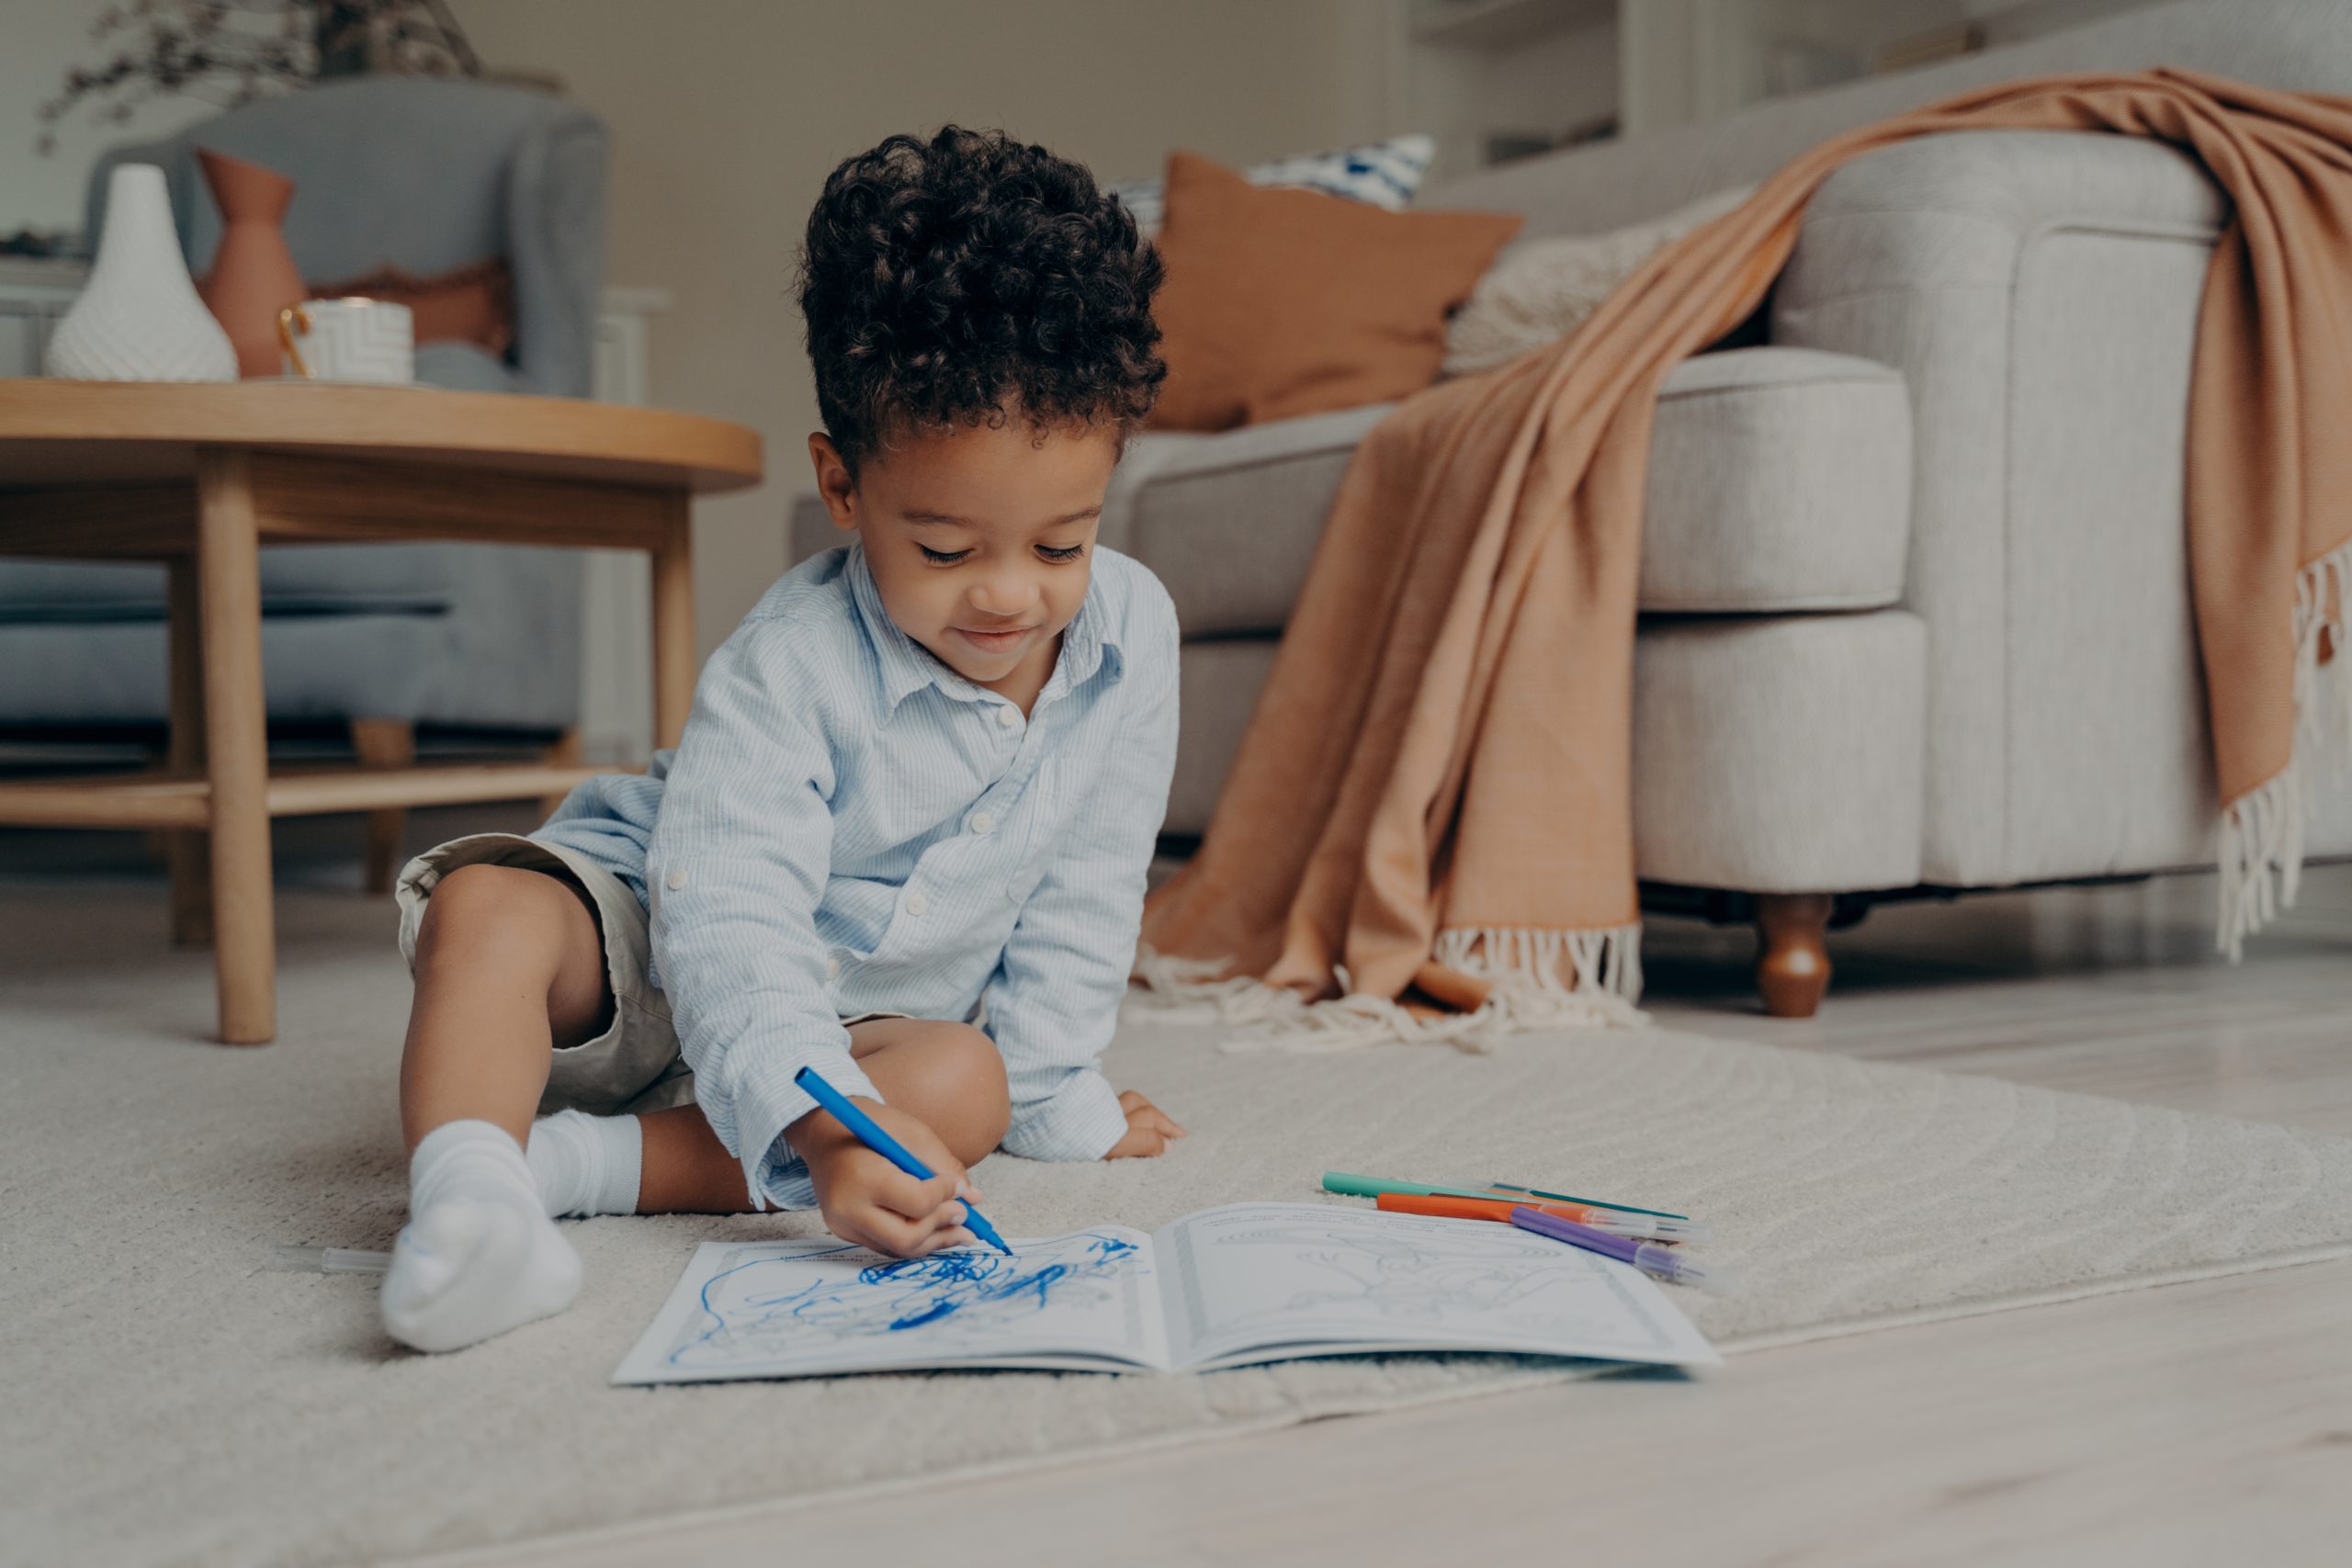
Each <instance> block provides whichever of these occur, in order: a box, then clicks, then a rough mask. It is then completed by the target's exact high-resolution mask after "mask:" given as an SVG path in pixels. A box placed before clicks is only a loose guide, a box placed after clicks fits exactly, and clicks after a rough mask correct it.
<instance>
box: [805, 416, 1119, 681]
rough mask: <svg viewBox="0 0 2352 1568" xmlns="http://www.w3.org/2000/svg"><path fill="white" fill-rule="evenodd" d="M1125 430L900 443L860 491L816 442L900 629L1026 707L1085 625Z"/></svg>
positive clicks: (1010, 429) (819, 438) (1012, 424)
mask: <svg viewBox="0 0 2352 1568" xmlns="http://www.w3.org/2000/svg"><path fill="white" fill-rule="evenodd" d="M1118 448H1119V440H1118V434H1117V433H1116V431H1115V430H1114V429H1109V428H1103V427H1097V428H1095V429H1092V430H1086V429H1083V428H1082V427H1081V428H1073V429H1070V430H1068V431H1056V432H1054V433H1052V434H1048V435H1046V436H1045V437H1044V438H1043V439H1042V440H1040V439H1039V438H1038V437H1037V436H1036V435H1035V433H1034V432H1032V430H1031V429H1030V427H1029V423H1028V422H1027V421H1026V420H1025V419H1023V418H1021V417H1019V416H1018V415H1017V414H1016V415H1015V416H1014V417H1011V418H1008V419H1007V420H1006V421H1005V423H1004V424H1003V426H1002V427H1001V428H999V429H991V428H989V427H988V426H986V425H979V426H968V427H967V426H959V427H958V428H956V429H955V430H954V431H952V432H948V433H944V434H940V433H929V434H922V435H920V436H904V437H901V438H900V440H899V444H898V445H897V446H895V447H894V448H893V449H892V450H891V451H889V452H888V453H886V454H880V455H877V456H876V457H872V458H870V459H868V461H867V462H866V465H865V472H864V473H863V474H861V475H860V476H859V479H858V483H857V486H856V488H855V489H854V490H853V489H852V488H851V487H850V482H849V470H848V469H847V468H844V467H843V466H842V461H841V455H840V453H839V452H838V451H837V450H836V449H835V448H834V446H833V444H832V441H831V438H830V437H829V436H827V435H825V434H823V433H822V432H821V431H820V432H817V433H814V434H810V436H809V457H811V458H812V459H813V460H814V461H815V463H816V467H817V486H818V489H819V490H820V491H821V492H822V493H823V495H824V498H825V505H826V508H827V510H829V511H830V512H831V513H832V517H833V521H834V523H835V524H836V525H839V526H841V527H843V528H854V529H856V530H857V532H858V535H859V536H860V537H861V538H862V539H863V540H864V541H865V556H866V561H867V564H868V565H869V567H870V568H871V569H872V570H873V572H874V584H875V586H876V588H877V589H879V590H880V591H881V593H882V604H883V607H884V608H885V609H887V610H888V611H889V613H890V619H891V620H893V621H895V622H896V623H898V626H899V630H900V631H902V632H905V633H906V634H907V635H908V636H909V637H912V638H914V639H915V641H917V642H919V643H921V644H922V646H923V647H925V648H927V649H930V650H931V651H932V652H933V654H934V655H936V656H937V657H938V659H939V660H940V661H941V662H942V663H944V664H945V665H946V666H947V667H948V668H949V669H951V670H954V671H956V673H957V674H959V675H961V676H963V677H964V678H965V679H966V680H967V681H969V682H972V683H973V684H974V685H976V686H985V687H988V688H989V690H991V691H996V692H1001V693H1003V694H1005V695H1008V696H1010V697H1012V698H1013V699H1014V700H1015V701H1016V702H1020V703H1022V704H1023V705H1024V706H1025V705H1027V703H1028V702H1029V701H1030V700H1032V699H1034V698H1035V695H1036V694H1037V693H1038V692H1039V691H1040V690H1042V689H1043V688H1044V686H1045V683H1046V678H1047V677H1048V676H1050V675H1051V674H1052V673H1053V670H1054V658H1055V654H1056V650H1057V649H1058V647H1059V645H1060V637H1061V634H1062V629H1063V628H1064V627H1066V626H1069V623H1070V621H1071V620H1072V619H1073V618H1074V617H1076V615H1078V609H1079V606H1080V604H1083V603H1084V602H1085V599H1086V584H1087V580H1088V577H1089V575H1090V573H1091V566H1092V557H1093V554H1094V530H1095V525H1096V524H1097V522H1098V521H1100V519H1101V516H1102V512H1103V491H1105V490H1107V489H1108V488H1109V486H1110V483H1111V471H1112V469H1113V468H1114V467H1115V466H1116V464H1117V461H1118Z"/></svg>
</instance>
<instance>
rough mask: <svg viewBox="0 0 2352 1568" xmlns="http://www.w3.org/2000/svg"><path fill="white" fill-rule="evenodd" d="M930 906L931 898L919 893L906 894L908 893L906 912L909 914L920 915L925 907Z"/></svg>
mask: <svg viewBox="0 0 2352 1568" xmlns="http://www.w3.org/2000/svg"><path fill="white" fill-rule="evenodd" d="M928 908H931V900H930V899H928V898H926V897H923V896H922V894H920V893H910V894H908V895H907V913H908V914H910V915H920V914H922V912H923V911H924V910H925V909H928Z"/></svg>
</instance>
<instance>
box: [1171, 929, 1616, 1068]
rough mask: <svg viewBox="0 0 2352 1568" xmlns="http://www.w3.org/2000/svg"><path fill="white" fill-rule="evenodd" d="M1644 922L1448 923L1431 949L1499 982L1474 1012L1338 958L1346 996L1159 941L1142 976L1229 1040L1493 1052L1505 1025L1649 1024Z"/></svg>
mask: <svg viewBox="0 0 2352 1568" xmlns="http://www.w3.org/2000/svg"><path fill="white" fill-rule="evenodd" d="M1641 937H1642V928H1641V924H1640V922H1638V921H1636V922H1634V923H1633V924H1631V925H1623V926H1615V927H1611V928H1608V929H1605V930H1601V931H1533V930H1525V929H1515V928H1506V927H1477V928H1467V929H1462V930H1454V931H1440V932H1439V933H1438V936H1437V942H1436V944H1435V947H1434V950H1433V952H1432V953H1431V956H1432V957H1434V958H1435V959H1436V960H1437V962H1439V963H1441V964H1445V965H1447V966H1448V967H1449V968H1453V969H1458V970H1460V971H1462V972H1463V973H1464V974H1465V975H1475V976H1479V977H1480V978H1482V979H1487V980H1491V981H1493V982H1494V989H1493V991H1492V992H1490V993H1489V994H1488V996H1487V1000H1486V1001H1485V1002H1484V1003H1483V1004H1481V1005H1480V1006H1479V1007H1478V1008H1477V1009H1476V1010H1473V1011H1470V1012H1465V1013H1450V1014H1443V1015H1441V1016H1438V1017H1435V1018H1426V1019H1425V1018H1419V1017H1417V1016H1415V1015H1414V1014H1413V1012H1412V1011H1411V1010H1408V1009H1407V1008H1405V1007H1403V1006H1401V1005H1400V1004H1398V1003H1397V1002H1396V1001H1394V1000H1392V999H1391V998H1387V997H1383V996H1378V995H1375V994H1373V993H1371V992H1360V991H1357V990H1356V989H1355V988H1354V982H1353V980H1352V979H1351V976H1349V974H1348V970H1347V966H1346V965H1345V964H1340V965H1337V966H1336V968H1337V971H1338V977H1339V981H1340V991H1341V992H1342V993H1343V994H1342V995H1340V996H1339V997H1337V998H1331V999H1329V1000H1325V1001H1317V1002H1309V1001H1306V1000H1303V999H1302V998H1300V997H1299V995H1298V993H1297V992H1295V991H1292V990H1289V989H1286V988H1284V987H1280V986H1269V985H1265V984H1263V983H1262V982H1261V981H1259V980H1258V979H1256V978H1255V977H1254V976H1248V975H1238V976H1230V977H1227V976H1226V974H1225V972H1226V971H1227V969H1229V968H1230V967H1231V966H1232V964H1231V961H1230V960H1227V959H1196V958H1182V957H1179V956H1178V955H1176V954H1174V953H1160V952H1159V951H1157V950H1156V949H1154V948H1153V947H1152V946H1151V945H1150V944H1149V943H1148V942H1145V943H1140V944H1138V946H1137V949H1136V965H1135V976H1136V978H1137V979H1139V980H1141V981H1142V982H1143V983H1144V985H1145V986H1146V987H1148V993H1149V994H1150V1000H1149V1001H1148V1002H1147V1003H1146V1005H1147V1006H1148V1007H1150V1008H1151V1009H1152V1010H1155V1011H1158V1012H1159V1013H1161V1014H1162V1015H1163V1016H1166V1017H1170V1018H1172V1019H1176V1020H1179V1021H1188V1022H1195V1023H1215V1024H1219V1025H1223V1026H1226V1027H1227V1028H1230V1029H1233V1030H1235V1031H1236V1032H1235V1033H1233V1034H1231V1035H1229V1036H1228V1037H1227V1040H1226V1042H1225V1049H1227V1050H1228V1051H1252V1050H1279V1051H1298V1052H1329V1051H1345V1050H1351V1049H1352V1048H1354V1047H1356V1046H1359V1045H1375V1044H1381V1043H1389V1042H1403V1043H1407V1044H1445V1045H1451V1046H1453V1047H1454V1048H1455V1049H1456V1050H1460V1051H1473V1052H1477V1051H1487V1050H1490V1049H1492V1048H1493V1046H1494V1044H1495V1043H1496V1042H1497V1041H1498V1040H1500V1039H1502V1038H1503V1037H1504V1036H1506V1035H1510V1034H1521V1033H1525V1032H1529V1031H1531V1030H1538V1029H1575V1028H1592V1027H1596V1026H1600V1025H1604V1024H1620V1025H1623V1024H1639V1023H1646V1022H1648V1021H1649V1015H1648V1014H1646V1013H1645V1012H1643V1011H1642V1010H1640V1009H1639V1008H1637V1007H1635V1006H1634V999H1635V998H1638V997H1639V996H1640V995H1641V990H1642V958H1641Z"/></svg>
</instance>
